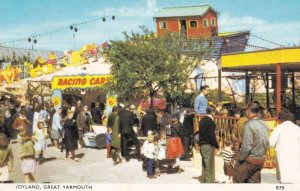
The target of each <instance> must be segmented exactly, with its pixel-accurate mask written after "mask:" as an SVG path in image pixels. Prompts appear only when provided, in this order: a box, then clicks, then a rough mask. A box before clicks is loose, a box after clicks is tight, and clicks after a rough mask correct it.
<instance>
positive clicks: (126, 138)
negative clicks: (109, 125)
mask: <svg viewBox="0 0 300 191" xmlns="http://www.w3.org/2000/svg"><path fill="white" fill-rule="evenodd" d="M129 140H131V141H132V142H133V144H134V145H135V146H136V150H137V153H138V154H139V152H140V142H139V140H138V139H137V137H136V134H135V133H130V134H122V154H123V156H124V157H129V152H128V141H129Z"/></svg>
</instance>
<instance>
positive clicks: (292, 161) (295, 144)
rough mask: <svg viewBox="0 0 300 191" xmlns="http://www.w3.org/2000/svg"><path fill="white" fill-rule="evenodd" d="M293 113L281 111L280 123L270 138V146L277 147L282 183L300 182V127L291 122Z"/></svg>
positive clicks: (279, 176)
mask: <svg viewBox="0 0 300 191" xmlns="http://www.w3.org/2000/svg"><path fill="white" fill-rule="evenodd" d="M292 119H293V114H291V113H290V112H289V111H281V112H280V113H279V114H278V120H279V125H278V126H277V127H275V129H274V131H273V133H272V136H271V138H270V147H275V151H276V157H277V163H278V164H277V168H279V169H278V170H277V173H279V174H277V177H278V178H279V181H280V182H281V183H300V127H299V126H297V125H295V124H294V123H293V122H291V121H292Z"/></svg>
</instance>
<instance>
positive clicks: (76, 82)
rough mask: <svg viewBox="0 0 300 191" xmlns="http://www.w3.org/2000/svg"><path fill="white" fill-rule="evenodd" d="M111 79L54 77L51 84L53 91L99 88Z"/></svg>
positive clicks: (98, 77)
mask: <svg viewBox="0 0 300 191" xmlns="http://www.w3.org/2000/svg"><path fill="white" fill-rule="evenodd" d="M110 79H111V75H92V76H90V75H85V76H79V75H78V76H54V77H53V79H52V82H51V88H52V91H53V90H56V89H58V90H65V89H67V88H79V89H84V88H99V87H102V86H103V85H104V84H105V83H107V82H108V81H109V80H110Z"/></svg>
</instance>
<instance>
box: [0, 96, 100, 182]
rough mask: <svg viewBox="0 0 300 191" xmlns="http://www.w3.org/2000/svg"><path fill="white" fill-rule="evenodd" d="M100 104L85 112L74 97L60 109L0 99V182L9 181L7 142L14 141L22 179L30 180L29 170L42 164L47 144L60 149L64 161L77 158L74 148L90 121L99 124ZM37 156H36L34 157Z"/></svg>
mask: <svg viewBox="0 0 300 191" xmlns="http://www.w3.org/2000/svg"><path fill="white" fill-rule="evenodd" d="M99 105H100V104H96V106H95V107H94V108H93V109H92V112H89V111H88V107H87V106H86V105H82V104H81V101H80V100H78V101H77V102H76V103H74V104H73V105H70V104H67V102H65V104H63V105H62V107H61V108H54V106H53V105H51V104H47V102H45V103H44V104H43V105H42V104H39V103H38V102H35V103H34V104H29V105H26V106H20V105H19V104H18V103H13V102H12V101H11V100H9V99H1V102H0V182H6V181H9V172H10V171H11V169H12V164H13V153H12V152H11V147H10V142H13V141H15V140H17V142H18V144H19V148H20V151H19V158H20V162H21V170H22V172H23V174H24V176H25V182H26V183H28V182H34V181H35V179H34V177H33V173H34V172H35V171H36V166H37V164H39V165H41V164H42V163H43V154H44V152H45V150H46V149H47V146H48V145H49V143H48V142H47V139H49V138H50V140H51V143H50V144H52V145H53V146H54V147H55V148H56V150H57V151H61V152H64V151H65V158H66V159H67V160H69V159H71V160H74V161H79V158H77V157H76V155H75V151H76V150H77V149H78V148H79V147H84V143H83V135H84V133H86V132H88V131H89V128H90V126H91V124H101V123H102V120H100V121H99V118H100V119H101V118H102V115H103V109H101V108H100V107H99ZM36 156H37V159H36Z"/></svg>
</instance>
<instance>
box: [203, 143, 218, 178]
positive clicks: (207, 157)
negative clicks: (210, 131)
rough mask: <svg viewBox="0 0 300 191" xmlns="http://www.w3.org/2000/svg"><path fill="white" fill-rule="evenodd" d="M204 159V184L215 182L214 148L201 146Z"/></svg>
mask: <svg viewBox="0 0 300 191" xmlns="http://www.w3.org/2000/svg"><path fill="white" fill-rule="evenodd" d="M200 154H201V157H202V179H203V183H214V182H215V156H214V147H213V146H211V145H208V144H207V145H200Z"/></svg>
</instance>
